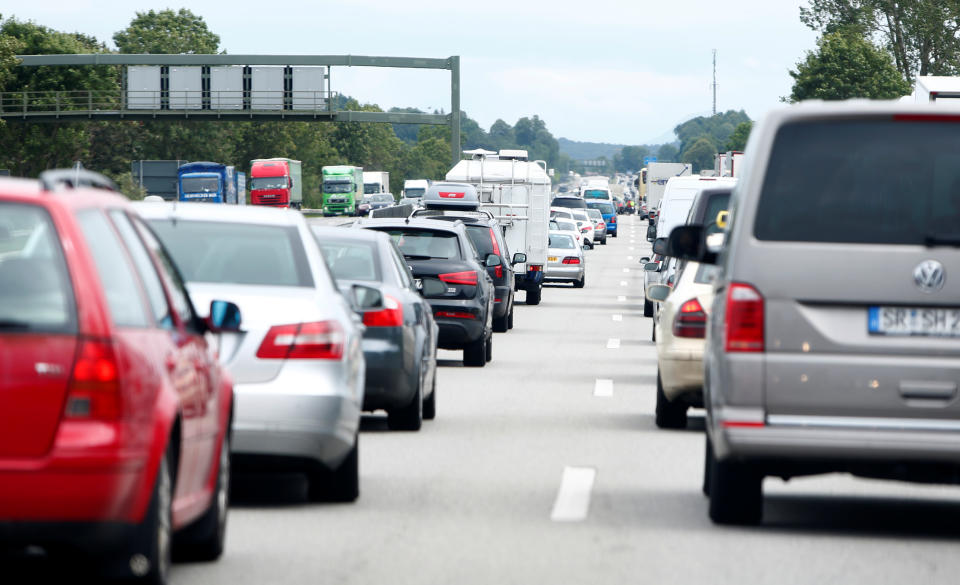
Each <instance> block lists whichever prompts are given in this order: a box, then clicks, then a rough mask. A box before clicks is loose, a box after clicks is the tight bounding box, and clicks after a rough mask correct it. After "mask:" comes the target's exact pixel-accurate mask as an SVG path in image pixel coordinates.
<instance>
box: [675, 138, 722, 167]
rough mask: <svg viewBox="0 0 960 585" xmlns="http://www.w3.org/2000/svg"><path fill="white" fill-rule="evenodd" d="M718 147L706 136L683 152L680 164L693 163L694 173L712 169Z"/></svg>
mask: <svg viewBox="0 0 960 585" xmlns="http://www.w3.org/2000/svg"><path fill="white" fill-rule="evenodd" d="M716 154H717V147H716V146H715V145H714V144H713V143H712V142H710V139H709V138H707V137H706V136H704V137H702V138H700V139H699V140H697V141H696V142H694V143H693V144H692V145H691V146H690V148H688V149H687V150H685V151H684V152H683V155H682V156H681V157H680V162H685V163H691V164H692V165H693V172H694V173H699V172H700V171H701V170H703V169H712V168H713V163H714V155H716Z"/></svg>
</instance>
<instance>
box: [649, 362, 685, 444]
mask: <svg viewBox="0 0 960 585" xmlns="http://www.w3.org/2000/svg"><path fill="white" fill-rule="evenodd" d="M655 421H656V423H657V428H661V429H685V428H687V405H686V404H684V403H683V402H680V401H677V402H670V400H669V399H668V398H667V395H666V394H665V393H664V392H663V382H662V381H661V380H660V370H659V369H658V370H657V408H656V417H655Z"/></svg>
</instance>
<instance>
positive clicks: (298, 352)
mask: <svg viewBox="0 0 960 585" xmlns="http://www.w3.org/2000/svg"><path fill="white" fill-rule="evenodd" d="M343 341H344V335H343V328H342V327H340V324H339V323H337V322H336V321H316V322H313V323H294V324H291V325H274V326H273V327H271V328H270V330H269V331H267V336H266V337H264V338H263V342H261V343H260V348H259V349H258V350H257V357H258V358H260V359H328V360H338V359H340V358H341V357H343Z"/></svg>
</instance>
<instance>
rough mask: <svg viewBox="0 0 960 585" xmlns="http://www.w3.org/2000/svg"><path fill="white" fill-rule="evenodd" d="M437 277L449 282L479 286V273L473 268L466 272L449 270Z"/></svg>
mask: <svg viewBox="0 0 960 585" xmlns="http://www.w3.org/2000/svg"><path fill="white" fill-rule="evenodd" d="M437 278H439V279H440V280H442V281H443V282H445V283H447V284H467V285H470V286H477V273H476V271H473V270H467V271H465V272H448V273H446V274H440V275H438V276H437Z"/></svg>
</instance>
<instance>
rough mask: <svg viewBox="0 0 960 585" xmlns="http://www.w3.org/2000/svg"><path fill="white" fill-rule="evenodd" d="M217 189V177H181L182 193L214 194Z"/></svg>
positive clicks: (218, 186) (218, 181) (218, 183)
mask: <svg viewBox="0 0 960 585" xmlns="http://www.w3.org/2000/svg"><path fill="white" fill-rule="evenodd" d="M219 188H220V179H219V178H218V177H183V178H182V179H181V180H180V189H181V190H182V192H183V193H216V192H217V190H218V189H219Z"/></svg>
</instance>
